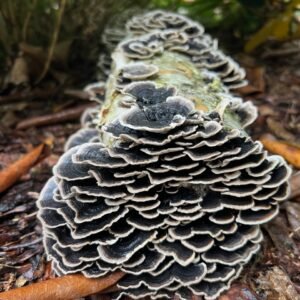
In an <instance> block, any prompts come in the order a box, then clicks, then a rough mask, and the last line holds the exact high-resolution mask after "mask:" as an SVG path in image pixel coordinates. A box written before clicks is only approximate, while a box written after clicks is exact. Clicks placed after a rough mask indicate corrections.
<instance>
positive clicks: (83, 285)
mask: <svg viewBox="0 0 300 300" xmlns="http://www.w3.org/2000/svg"><path fill="white" fill-rule="evenodd" d="M123 276H124V273H122V272H115V273H112V274H110V275H108V276H106V277H104V278H99V279H95V278H86V277H84V276H83V275H79V274H76V275H66V276H63V277H60V278H53V279H49V280H46V281H42V282H38V283H34V284H31V285H28V286H25V287H21V288H17V289H13V290H9V291H7V292H4V293H0V299H1V300H12V299H18V300H33V299H43V300H54V299H55V300H70V299H74V298H80V297H85V296H88V295H91V294H95V293H97V292H100V291H102V290H104V289H106V288H108V287H110V286H112V285H113V284H115V283H116V282H118V281H119V280H120V279H121V278H122V277H123Z"/></svg>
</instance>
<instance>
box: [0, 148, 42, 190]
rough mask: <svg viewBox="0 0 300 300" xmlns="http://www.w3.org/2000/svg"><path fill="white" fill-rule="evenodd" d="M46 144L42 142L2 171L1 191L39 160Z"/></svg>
mask: <svg viewBox="0 0 300 300" xmlns="http://www.w3.org/2000/svg"><path fill="white" fill-rule="evenodd" d="M44 147H45V145H44V144H41V145H39V146H38V147H36V148H34V149H33V150H32V151H30V152H29V153H27V154H26V155H24V156H22V157H21V158H20V159H19V160H17V161H16V162H15V163H13V164H12V165H10V166H8V167H7V168H5V169H4V170H2V171H1V172H0V192H3V191H5V190H6V189H8V188H9V187H10V186H12V185H13V184H14V183H15V182H16V181H17V180H18V179H19V178H20V177H21V176H22V175H24V174H26V173H27V172H28V171H29V169H30V168H31V167H32V166H33V165H34V164H35V163H36V162H37V161H38V159H39V157H40V155H41V154H42V152H43V149H44Z"/></svg>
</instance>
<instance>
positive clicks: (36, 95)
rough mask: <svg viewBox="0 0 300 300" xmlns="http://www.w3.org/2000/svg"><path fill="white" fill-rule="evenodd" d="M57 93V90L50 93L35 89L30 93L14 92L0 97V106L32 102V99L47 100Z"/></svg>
mask: <svg viewBox="0 0 300 300" xmlns="http://www.w3.org/2000/svg"><path fill="white" fill-rule="evenodd" d="M58 93H59V89H52V90H50V91H49V90H40V89H35V90H32V91H30V92H28V91H22V92H16V93H13V94H11V95H6V96H0V104H6V103H12V102H18V101H25V100H32V99H47V98H50V97H53V96H55V95H56V94H58Z"/></svg>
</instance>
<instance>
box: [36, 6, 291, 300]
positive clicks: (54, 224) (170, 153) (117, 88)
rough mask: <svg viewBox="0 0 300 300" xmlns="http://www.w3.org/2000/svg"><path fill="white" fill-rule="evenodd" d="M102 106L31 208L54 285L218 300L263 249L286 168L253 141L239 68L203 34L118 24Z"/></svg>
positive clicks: (283, 191)
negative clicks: (114, 281)
mask: <svg viewBox="0 0 300 300" xmlns="http://www.w3.org/2000/svg"><path fill="white" fill-rule="evenodd" d="M126 28H127V31H128V36H129V38H127V39H126V40H125V41H123V42H121V43H120V44H119V45H118V46H117V48H116V49H115V51H114V53H113V54H112V58H113V65H112V70H111V75H110V76H109V79H108V81H107V85H106V97H105V101H104V104H103V106H102V108H101V109H100V108H93V109H92V110H89V111H87V112H86V113H85V114H84V115H83V117H82V125H83V128H82V129H81V130H79V131H78V132H77V133H75V134H74V135H73V136H72V137H71V138H70V140H69V141H68V143H67V145H66V152H65V154H64V155H63V156H62V157H61V158H60V159H59V161H58V163H57V165H56V166H55V167H54V171H53V174H54V176H53V177H52V178H51V179H50V180H49V181H48V183H47V184H46V185H45V187H44V189H43V190H42V192H41V195H40V198H39V201H38V206H39V218H40V220H41V222H42V225H43V230H44V245H45V249H46V252H47V254H48V258H49V259H51V260H52V265H53V269H54V270H55V272H56V273H57V274H58V275H62V274H70V273H77V272H81V273H83V274H84V275H85V276H87V277H101V276H104V275H105V274H107V273H109V272H113V271H115V270H122V271H123V272H125V273H126V276H125V277H123V278H122V279H121V280H120V281H119V283H118V287H119V288H120V290H119V291H117V292H114V293H113V298H114V299H120V298H121V297H122V296H123V295H128V296H130V297H131V298H134V299H138V298H143V297H145V296H149V297H150V298H151V299H156V298H162V297H165V298H171V297H173V296H174V295H177V297H179V298H180V299H192V295H200V296H203V297H204V298H205V299H207V300H209V299H216V298H217V297H218V296H219V295H220V294H221V293H222V292H223V291H225V290H226V289H228V288H229V286H230V284H231V282H232V281H233V280H234V279H236V278H237V277H238V276H239V274H240V272H241V270H242V269H243V266H244V265H245V264H246V263H247V262H249V260H250V259H251V258H252V257H253V256H254V254H255V253H257V252H258V251H259V249H260V243H261V241H262V238H263V236H262V232H261V228H260V225H261V224H264V223H266V222H268V221H269V220H271V219H272V218H273V217H274V216H275V215H276V214H277V213H278V209H279V208H278V207H279V203H280V202H281V201H283V200H285V199H286V198H287V195H288V192H289V186H288V178H289V176H290V172H291V171H290V168H289V167H288V166H287V164H286V162H285V161H284V160H283V159H282V158H281V157H280V156H275V155H269V154H268V153H267V152H266V151H265V150H264V149H263V146H262V144H261V143H260V142H259V141H253V140H252V139H251V137H249V135H248V134H247V133H246V131H245V127H246V126H248V125H249V124H251V123H252V122H253V121H254V119H255V118H256V114H257V113H256V109H255V107H254V105H253V104H252V103H251V102H243V101H242V100H241V99H240V98H237V97H234V96H232V95H231V94H230V92H229V90H230V89H234V88H236V87H239V86H241V85H243V84H245V80H244V75H245V74H244V70H243V69H241V68H240V67H239V66H238V64H237V63H236V62H234V61H233V60H232V59H231V58H229V57H227V56H226V55H224V54H223V53H222V52H221V51H220V50H218V49H217V43H216V42H215V41H214V40H213V39H212V38H211V37H210V36H208V35H206V34H204V29H203V27H202V26H201V25H199V24H197V23H195V22H192V21H190V20H189V19H187V18H185V17H182V16H180V15H177V14H173V13H168V12H162V11H154V12H151V13H148V14H145V15H142V16H138V17H134V18H133V19H131V20H130V21H129V22H128V23H127V27H126Z"/></svg>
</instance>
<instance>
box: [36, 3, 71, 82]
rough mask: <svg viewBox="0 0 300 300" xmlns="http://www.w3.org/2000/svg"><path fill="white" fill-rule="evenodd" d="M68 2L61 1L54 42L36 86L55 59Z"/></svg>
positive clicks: (52, 41)
mask: <svg viewBox="0 0 300 300" xmlns="http://www.w3.org/2000/svg"><path fill="white" fill-rule="evenodd" d="M66 2H67V0H61V1H60V9H59V11H58V16H57V22H56V26H55V30H54V32H53V35H52V40H51V44H50V48H49V52H48V56H47V60H46V62H45V65H44V69H43V71H42V73H41V75H40V76H39V78H38V79H37V81H36V84H38V83H39V82H40V81H41V80H42V79H43V78H44V77H45V75H46V74H47V72H48V69H49V67H50V64H51V61H52V57H53V53H54V49H55V45H56V42H57V39H58V35H59V32H60V26H61V21H62V17H63V14H64V10H65V6H66Z"/></svg>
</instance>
